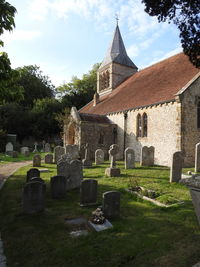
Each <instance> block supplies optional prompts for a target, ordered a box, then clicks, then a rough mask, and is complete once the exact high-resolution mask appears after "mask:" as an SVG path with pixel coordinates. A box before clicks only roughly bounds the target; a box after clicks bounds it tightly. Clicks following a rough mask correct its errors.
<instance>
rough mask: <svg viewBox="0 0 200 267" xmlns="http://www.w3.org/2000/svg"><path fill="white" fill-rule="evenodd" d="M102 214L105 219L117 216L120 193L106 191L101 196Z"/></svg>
mask: <svg viewBox="0 0 200 267" xmlns="http://www.w3.org/2000/svg"><path fill="white" fill-rule="evenodd" d="M103 213H104V216H105V217H106V218H113V217H118V216H119V213H120V192H117V191H108V192H105V193H104V194H103Z"/></svg>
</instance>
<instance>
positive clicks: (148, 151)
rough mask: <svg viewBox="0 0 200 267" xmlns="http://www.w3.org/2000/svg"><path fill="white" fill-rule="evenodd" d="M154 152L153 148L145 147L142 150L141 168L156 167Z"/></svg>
mask: <svg viewBox="0 0 200 267" xmlns="http://www.w3.org/2000/svg"><path fill="white" fill-rule="evenodd" d="M154 152H155V148H154V147H153V146H150V147H147V146H143V147H142V149H141V157H140V165H141V166H153V165H154Z"/></svg>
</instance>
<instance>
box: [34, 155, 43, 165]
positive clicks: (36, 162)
mask: <svg viewBox="0 0 200 267" xmlns="http://www.w3.org/2000/svg"><path fill="white" fill-rule="evenodd" d="M33 167H41V157H40V155H39V154H36V155H34V156H33Z"/></svg>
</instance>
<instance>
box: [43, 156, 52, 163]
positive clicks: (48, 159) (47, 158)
mask: <svg viewBox="0 0 200 267" xmlns="http://www.w3.org/2000/svg"><path fill="white" fill-rule="evenodd" d="M44 163H46V164H52V163H53V155H52V154H47V155H45V157H44Z"/></svg>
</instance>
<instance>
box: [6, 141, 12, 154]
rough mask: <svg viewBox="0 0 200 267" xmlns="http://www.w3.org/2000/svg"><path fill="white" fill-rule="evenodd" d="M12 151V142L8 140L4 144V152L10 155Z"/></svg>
mask: <svg viewBox="0 0 200 267" xmlns="http://www.w3.org/2000/svg"><path fill="white" fill-rule="evenodd" d="M12 153H13V144H12V143H11V142H8V143H7V144H6V154H7V155H10V156H12Z"/></svg>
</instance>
